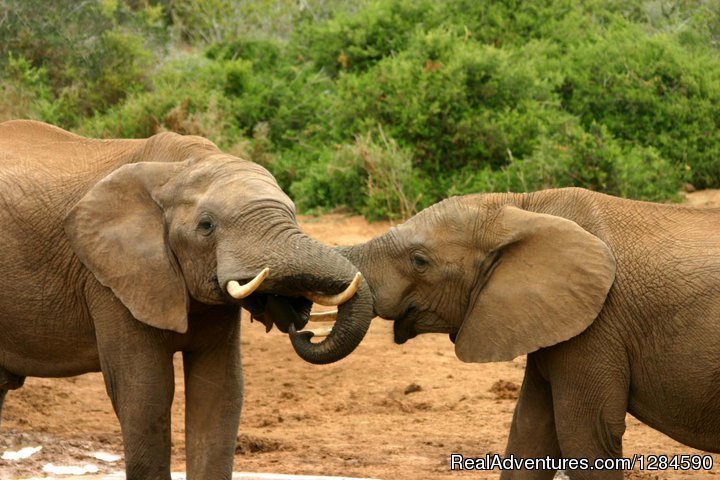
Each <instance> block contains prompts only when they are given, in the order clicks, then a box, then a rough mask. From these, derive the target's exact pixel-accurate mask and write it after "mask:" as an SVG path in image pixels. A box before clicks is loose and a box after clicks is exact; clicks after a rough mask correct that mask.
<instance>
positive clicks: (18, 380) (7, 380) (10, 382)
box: [0, 368, 25, 390]
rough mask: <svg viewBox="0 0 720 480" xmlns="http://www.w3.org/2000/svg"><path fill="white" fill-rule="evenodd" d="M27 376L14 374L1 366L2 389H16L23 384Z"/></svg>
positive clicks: (0, 386) (0, 383)
mask: <svg viewBox="0 0 720 480" xmlns="http://www.w3.org/2000/svg"><path fill="white" fill-rule="evenodd" d="M23 383H25V377H21V376H19V375H14V374H12V373H10V372H8V371H7V370H5V369H3V368H0V390H15V389H18V388H20V387H22V386H23Z"/></svg>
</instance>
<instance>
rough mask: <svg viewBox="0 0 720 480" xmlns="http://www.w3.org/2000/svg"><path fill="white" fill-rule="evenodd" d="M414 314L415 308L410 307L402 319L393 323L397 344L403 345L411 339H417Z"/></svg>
mask: <svg viewBox="0 0 720 480" xmlns="http://www.w3.org/2000/svg"><path fill="white" fill-rule="evenodd" d="M414 313H415V308H413V307H410V308H408V309H407V311H406V312H405V314H404V315H403V316H402V317H400V318H398V319H397V320H395V322H394V323H393V337H394V339H395V343H397V344H398V345H402V344H403V343H405V342H407V341H408V340H410V339H411V338H415V337H417V330H415V318H414V316H415V315H414Z"/></svg>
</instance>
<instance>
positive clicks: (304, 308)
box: [240, 292, 312, 333]
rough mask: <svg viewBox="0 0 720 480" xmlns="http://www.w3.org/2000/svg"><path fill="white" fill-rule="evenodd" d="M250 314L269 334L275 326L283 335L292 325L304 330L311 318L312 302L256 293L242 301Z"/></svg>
mask: <svg viewBox="0 0 720 480" xmlns="http://www.w3.org/2000/svg"><path fill="white" fill-rule="evenodd" d="M240 304H241V305H242V306H243V308H245V309H246V310H247V311H249V312H250V316H251V317H250V318H251V319H252V320H258V321H259V322H262V323H263V324H264V325H265V331H266V332H269V331H270V330H271V329H272V327H273V324H274V325H276V326H277V328H278V330H280V331H281V332H283V333H288V331H289V329H290V324H292V325H294V326H295V329H296V330H298V331H299V330H302V329H303V328H305V325H307V323H308V320H309V318H310V310H311V309H312V302H311V301H310V300H308V299H306V298H303V297H287V296H283V295H275V294H272V293H261V292H256V293H253V294H251V295H250V296H248V297H247V298H244V299H242V300H241V301H240Z"/></svg>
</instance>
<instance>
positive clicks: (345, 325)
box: [290, 280, 373, 365]
mask: <svg viewBox="0 0 720 480" xmlns="http://www.w3.org/2000/svg"><path fill="white" fill-rule="evenodd" d="M372 317H373V309H372V296H371V294H370V289H369V288H368V286H367V283H366V282H365V280H363V281H362V282H361V283H360V287H359V288H358V291H357V293H356V294H355V295H354V296H353V297H352V298H351V299H350V300H348V301H347V302H345V303H343V304H342V305H340V306H339V307H338V314H337V320H336V322H335V325H334V327H333V329H332V332H330V334H329V335H328V336H327V337H326V338H325V339H324V340H323V341H321V342H319V343H313V342H311V341H310V339H311V338H312V336H313V334H312V333H311V332H297V331H295V329H294V327H293V326H291V327H290V340H291V342H292V346H293V348H294V349H295V352H297V354H298V356H300V358H302V359H303V360H305V361H307V362H310V363H314V364H318V365H321V364H326V363H333V362H336V361H338V360H340V359H342V358H345V357H346V356H348V355H349V354H350V353H351V352H352V351H353V350H355V348H357V346H358V345H359V344H360V342H361V341H362V339H363V338H364V337H365V334H366V333H367V330H368V328H369V327H370V321H371V320H372Z"/></svg>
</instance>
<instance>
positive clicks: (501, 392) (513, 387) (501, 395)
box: [489, 379, 520, 400]
mask: <svg viewBox="0 0 720 480" xmlns="http://www.w3.org/2000/svg"><path fill="white" fill-rule="evenodd" d="M489 392H490V393H492V394H493V395H494V396H495V400H517V398H518V396H519V395H520V385H518V384H517V383H515V382H509V381H507V380H502V379H501V380H498V381H497V382H495V383H493V384H492V387H490V390H489Z"/></svg>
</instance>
